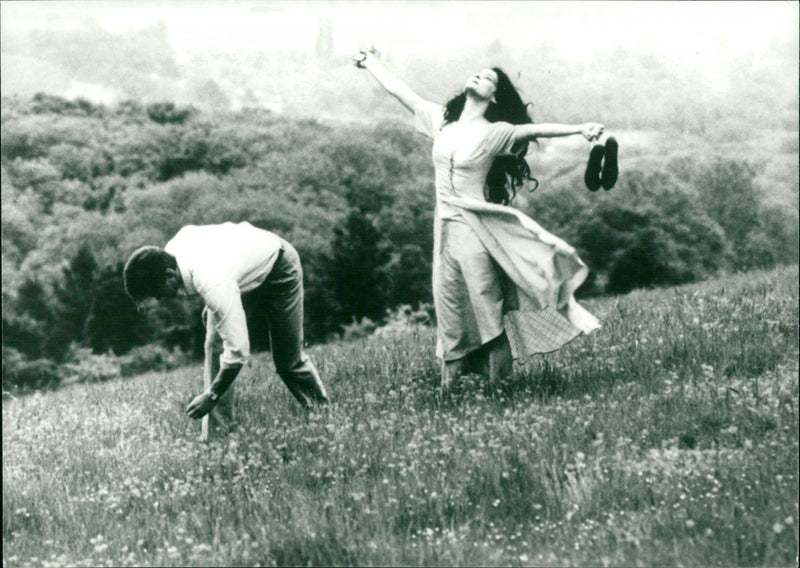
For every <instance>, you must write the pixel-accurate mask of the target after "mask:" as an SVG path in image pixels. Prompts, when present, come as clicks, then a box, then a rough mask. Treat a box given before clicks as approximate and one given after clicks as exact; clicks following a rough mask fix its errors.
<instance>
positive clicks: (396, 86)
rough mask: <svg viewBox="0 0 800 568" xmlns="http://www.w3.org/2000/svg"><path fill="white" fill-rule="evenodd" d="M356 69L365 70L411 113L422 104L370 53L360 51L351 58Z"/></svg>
mask: <svg viewBox="0 0 800 568" xmlns="http://www.w3.org/2000/svg"><path fill="white" fill-rule="evenodd" d="M353 61H355V64H356V67H358V68H360V69H366V70H367V71H369V72H370V74H371V75H372V76H373V77H375V79H376V80H377V81H378V83H380V84H381V86H382V87H383V88H384V89H386V91H387V92H388V93H389V94H390V95H392V96H393V97H394V98H396V99H397V100H398V101H400V102H401V103H402V104H403V106H404V107H406V108H407V109H408V110H410V111H411V112H414V109H415V108H416V107H418V106H419V105H420V103H422V102H423V99H422V97H420V96H419V95H418V94H417V93H415V92H414V91H412V90H411V89H410V88H409V86H408V85H406V84H405V83H404V82H403V81H401V80H400V79H398V78H397V77H395V76H394V75H392V74H391V73H390V72H389V71H387V70H386V68H385V67H384V66H383V65H381V62H380V61H379V60H378V58H377V57H376V56H375V55H374V53H373V52H372V51H368V50H365V49H362V50H360V51H359V52H358V54H356V55H355V56H354V57H353Z"/></svg>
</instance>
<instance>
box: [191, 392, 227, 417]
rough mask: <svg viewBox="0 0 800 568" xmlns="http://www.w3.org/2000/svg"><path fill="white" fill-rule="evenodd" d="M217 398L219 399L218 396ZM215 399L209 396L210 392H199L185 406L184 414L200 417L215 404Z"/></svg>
mask: <svg viewBox="0 0 800 568" xmlns="http://www.w3.org/2000/svg"><path fill="white" fill-rule="evenodd" d="M217 400H219V398H217ZM217 400H213V399H212V398H211V393H210V392H204V393H203V394H199V395H197V396H196V397H195V398H194V400H193V401H192V402H190V403H189V406H187V407H186V415H187V416H188V417H189V418H195V419H197V418H202V417H203V416H205V415H206V414H208V413H209V412H211V409H212V408H214V406H215V405H216V404H217Z"/></svg>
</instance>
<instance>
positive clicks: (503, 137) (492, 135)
mask: <svg viewBox="0 0 800 568" xmlns="http://www.w3.org/2000/svg"><path fill="white" fill-rule="evenodd" d="M516 141H517V139H516V136H515V135H514V125H513V124H511V123H509V122H493V123H492V124H491V125H489V132H488V133H487V136H486V150H487V151H488V152H489V153H490V154H492V155H495V156H508V155H516V154H517V153H518V152H519V149H518V148H514V144H515V143H516Z"/></svg>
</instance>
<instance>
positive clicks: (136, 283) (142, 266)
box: [122, 246, 177, 303]
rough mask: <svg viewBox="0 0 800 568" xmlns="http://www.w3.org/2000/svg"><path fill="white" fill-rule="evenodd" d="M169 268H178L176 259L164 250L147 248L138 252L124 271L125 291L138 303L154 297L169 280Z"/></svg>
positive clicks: (129, 260) (127, 263)
mask: <svg viewBox="0 0 800 568" xmlns="http://www.w3.org/2000/svg"><path fill="white" fill-rule="evenodd" d="M167 268H177V262H176V261H175V257H174V256H172V255H171V254H169V253H168V252H167V251H165V250H164V249H161V248H158V247H153V246H146V247H142V248H140V249H138V250H136V251H135V252H134V253H133V254H132V255H131V257H130V258H129V259H128V262H126V263H125V268H124V269H123V271H122V278H123V281H124V282H125V291H126V292H127V293H128V296H130V297H131V300H133V301H134V302H136V303H139V302H140V301H142V300H144V299H146V298H152V297H154V295H155V293H156V292H157V291H158V290H159V289H160V288H161V287H162V286H163V284H164V282H165V281H166V279H167Z"/></svg>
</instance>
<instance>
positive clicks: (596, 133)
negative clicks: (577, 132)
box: [581, 122, 605, 142]
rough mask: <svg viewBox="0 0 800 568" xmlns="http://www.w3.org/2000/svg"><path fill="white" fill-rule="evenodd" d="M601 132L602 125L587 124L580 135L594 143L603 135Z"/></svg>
mask: <svg viewBox="0 0 800 568" xmlns="http://www.w3.org/2000/svg"><path fill="white" fill-rule="evenodd" d="M603 130H605V126H603V125H602V124H599V123H597V122H587V123H586V124H584V125H583V127H582V128H581V134H583V137H584V138H586V140H588V141H589V142H594V141H595V140H597V139H598V138H600V137H601V136H602V135H603Z"/></svg>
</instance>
